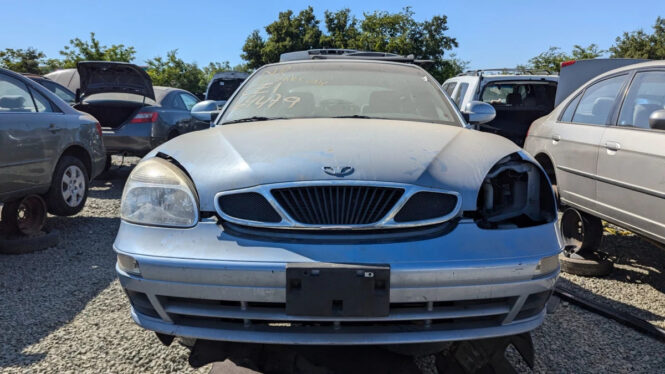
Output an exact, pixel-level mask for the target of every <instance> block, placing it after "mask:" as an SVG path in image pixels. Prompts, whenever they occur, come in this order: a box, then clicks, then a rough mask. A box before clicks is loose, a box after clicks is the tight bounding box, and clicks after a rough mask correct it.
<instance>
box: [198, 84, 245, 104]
mask: <svg viewBox="0 0 665 374" xmlns="http://www.w3.org/2000/svg"><path fill="white" fill-rule="evenodd" d="M244 81H245V80H244V79H218V80H215V81H213V82H212V84H211V85H210V87H209V88H208V92H207V94H206V100H217V101H224V100H228V99H229V98H230V97H231V95H233V93H234V92H235V91H236V90H237V89H238V87H240V85H241V84H242V82H244Z"/></svg>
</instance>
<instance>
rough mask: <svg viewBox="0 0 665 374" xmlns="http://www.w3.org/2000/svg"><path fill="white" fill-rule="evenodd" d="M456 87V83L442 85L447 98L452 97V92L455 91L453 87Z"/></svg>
mask: <svg viewBox="0 0 665 374" xmlns="http://www.w3.org/2000/svg"><path fill="white" fill-rule="evenodd" d="M456 85H457V82H450V83H446V84H444V85H443V90H444V91H446V93H447V94H448V96H452V95H453V91H455V86H456Z"/></svg>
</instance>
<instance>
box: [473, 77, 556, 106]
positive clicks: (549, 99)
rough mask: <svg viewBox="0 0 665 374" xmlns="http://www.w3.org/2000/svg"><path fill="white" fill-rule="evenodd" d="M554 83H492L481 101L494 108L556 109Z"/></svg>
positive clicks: (484, 92) (483, 93) (487, 87)
mask: <svg viewBox="0 0 665 374" xmlns="http://www.w3.org/2000/svg"><path fill="white" fill-rule="evenodd" d="M555 95H556V83H554V82H529V83H525V82H491V83H488V84H487V85H485V87H484V88H483V92H482V94H481V96H480V100H482V101H484V102H486V103H489V104H492V105H493V106H498V107H501V106H506V107H520V108H537V109H544V110H547V109H550V108H552V109H553V108H554V97H555Z"/></svg>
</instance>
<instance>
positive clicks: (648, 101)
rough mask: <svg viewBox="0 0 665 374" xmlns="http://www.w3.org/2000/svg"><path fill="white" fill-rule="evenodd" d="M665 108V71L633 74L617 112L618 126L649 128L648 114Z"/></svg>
mask: <svg viewBox="0 0 665 374" xmlns="http://www.w3.org/2000/svg"><path fill="white" fill-rule="evenodd" d="M663 109H665V71H646V72H642V73H637V74H635V79H634V80H633V83H632V85H631V86H630V89H629V90H628V95H626V100H625V101H624V102H623V107H622V108H621V114H619V125H620V126H633V127H640V128H643V129H648V128H649V116H650V115H651V113H653V112H655V111H657V110H663Z"/></svg>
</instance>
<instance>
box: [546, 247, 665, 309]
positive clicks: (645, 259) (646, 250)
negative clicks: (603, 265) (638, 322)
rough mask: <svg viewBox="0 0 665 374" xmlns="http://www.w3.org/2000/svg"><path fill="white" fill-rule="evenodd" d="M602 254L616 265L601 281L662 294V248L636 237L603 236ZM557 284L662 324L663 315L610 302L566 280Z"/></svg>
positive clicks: (664, 261)
mask: <svg viewBox="0 0 665 374" xmlns="http://www.w3.org/2000/svg"><path fill="white" fill-rule="evenodd" d="M601 250H602V251H603V252H605V253H607V254H608V255H609V259H610V260H611V261H612V262H613V263H614V265H615V266H614V270H613V271H612V273H610V274H609V275H607V276H605V277H601V279H603V280H607V281H616V282H623V283H627V284H631V285H632V284H647V285H649V286H651V287H653V288H654V289H655V290H657V291H659V292H661V293H665V251H664V250H663V249H662V248H659V247H658V246H656V245H654V244H652V243H650V242H648V241H647V240H644V239H641V238H640V237H639V236H636V235H605V236H604V237H603V242H602V245H601ZM558 282H559V284H560V285H562V286H564V287H566V288H568V289H569V290H571V291H574V292H576V293H578V294H579V295H580V296H583V297H585V298H590V299H593V300H595V301H598V302H600V303H602V304H604V305H607V306H609V307H612V308H615V309H618V310H621V311H624V312H627V313H630V314H632V315H634V316H636V317H639V318H642V319H645V320H649V321H654V320H665V315H659V314H655V313H654V312H652V311H649V310H646V309H642V308H639V307H636V306H634V305H630V304H626V303H623V302H620V301H617V300H612V299H610V298H608V297H606V296H603V295H600V294H599V293H597V292H594V291H593V290H589V289H586V288H584V287H582V286H580V285H578V284H576V283H575V282H572V281H570V280H567V279H565V278H559V281H558ZM617 292H619V291H617Z"/></svg>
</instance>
